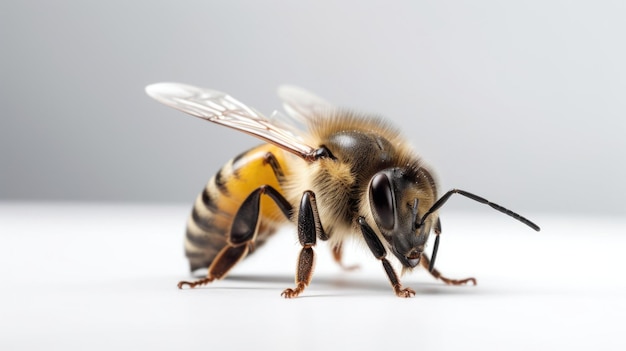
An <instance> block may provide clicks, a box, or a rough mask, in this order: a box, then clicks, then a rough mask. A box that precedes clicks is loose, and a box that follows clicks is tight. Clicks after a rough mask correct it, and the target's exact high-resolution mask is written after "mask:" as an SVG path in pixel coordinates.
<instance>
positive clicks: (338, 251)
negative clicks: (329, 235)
mask: <svg viewBox="0 0 626 351" xmlns="http://www.w3.org/2000/svg"><path fill="white" fill-rule="evenodd" d="M332 250H333V258H334V259H335V262H337V264H338V265H339V266H341V268H343V269H344V270H346V271H353V270H355V269H358V268H359V265H358V264H354V265H351V266H346V265H345V264H344V263H343V261H342V258H343V245H342V244H341V243H339V244H337V245H335V246H333V248H332Z"/></svg>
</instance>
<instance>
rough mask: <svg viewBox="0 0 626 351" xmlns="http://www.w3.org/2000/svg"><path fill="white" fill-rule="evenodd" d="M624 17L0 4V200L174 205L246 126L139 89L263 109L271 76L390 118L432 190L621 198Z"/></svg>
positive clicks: (588, 207)
mask: <svg viewBox="0 0 626 351" xmlns="http://www.w3.org/2000/svg"><path fill="white" fill-rule="evenodd" d="M624 18H626V5H625V3H624V2H622V1H614V2H610V1H593V2H592V1H550V0H549V1H545V0H542V1H523V2H502V1H436V2H424V1H411V2H409V1H401V2H376V1H345V2H331V1H315V2H313V1H311V2H287V1H265V2H260V1H228V2H226V1H224V2H217V1H206V0H204V1H176V2H174V1H172V2H164V1H132V2H127V1H107V2H89V1H51V2H50V1H24V0H21V1H3V2H2V4H0V50H1V53H0V63H1V64H0V111H1V114H2V115H1V119H0V167H1V172H0V200H79V201H116V202H117V201H132V202H188V203H191V201H192V200H193V198H194V197H195V195H196V193H197V192H198V191H199V190H200V189H201V188H202V187H203V186H204V184H205V182H206V181H207V179H208V178H209V177H210V175H212V173H213V172H215V171H216V170H217V169H218V168H219V167H220V165H221V164H223V163H224V162H225V161H227V160H228V159H229V158H230V157H232V156H234V155H236V154H237V153H239V152H240V151H242V150H244V149H246V148H248V147H250V146H253V145H255V144H257V141H256V140H254V139H253V138H250V137H248V136H246V135H242V134H238V133H236V132H234V131H231V130H227V129H225V128H220V127H218V126H215V125H211V124H209V123H206V122H203V121H201V120H198V119H195V118H192V117H189V116H186V115H184V114H182V113H179V112H176V111H174V110H172V109H169V108H167V107H165V106H162V105H160V104H158V103H156V102H155V101H152V100H151V99H149V98H148V97H147V96H146V95H145V93H144V90H143V88H144V86H145V85H147V84H149V83H154V82H158V81H180V82H186V83H190V84H195V85H200V86H206V87H211V88H215V89H219V90H222V91H226V92H228V93H230V94H232V95H233V96H235V97H237V98H238V99H240V100H242V101H244V102H246V103H247V104H249V105H250V106H254V107H256V108H258V109H259V110H261V111H263V112H266V113H270V112H271V111H272V110H273V109H276V108H278V107H279V101H278V99H277V98H276V96H275V88H276V86H277V85H279V84H281V83H291V84H297V85H300V86H303V87H305V88H307V89H310V90H312V91H314V92H317V93H318V94H319V95H321V96H324V97H325V98H327V99H328V100H330V101H333V102H335V103H336V104H338V105H342V106H348V107H354V108H356V109H358V110H360V111H368V112H374V113H380V114H383V115H385V116H387V117H388V118H390V119H392V120H393V121H395V122H396V123H397V124H399V125H401V126H402V127H403V130H404V132H405V134H406V135H407V136H408V137H409V138H410V140H411V141H412V143H413V144H414V146H415V147H416V149H418V150H419V151H420V152H421V153H422V155H423V156H424V158H425V159H426V160H427V161H429V163H430V164H432V165H433V166H434V167H435V168H436V170H437V173H438V175H439V179H440V182H441V184H442V187H443V188H444V189H447V188H450V187H459V188H464V189H466V190H470V191H473V192H476V193H478V194H481V195H483V196H485V197H487V198H490V199H492V200H496V201H498V202H501V203H502V204H504V205H509V206H510V207H512V208H513V209H515V210H519V211H523V212H529V211H530V212H533V211H536V212H561V213H575V214H580V215H582V214H594V213H596V214H598V213H613V214H624V213H626V205H625V204H624V200H623V195H624V194H625V193H626V191H625V190H626V186H625V185H624V184H625V183H624V179H625V178H626V167H625V165H624V156H623V154H624V151H625V150H626V142H625V141H624V137H623V135H624V132H626V119H625V118H624V117H625V116H624V115H625V112H626V102H625V101H626V99H625V98H624V97H625V95H626V94H625V93H626V68H625V62H626V49H625V43H626V41H625V40H624V34H626V24H625V23H626V21H625V20H624ZM455 206H456V207H457V208H464V209H465V208H472V209H476V208H477V207H478V206H477V205H474V204H472V203H470V201H465V200H462V199H457V200H456V201H453V204H451V207H455Z"/></svg>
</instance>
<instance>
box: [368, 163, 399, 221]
mask: <svg viewBox="0 0 626 351" xmlns="http://www.w3.org/2000/svg"><path fill="white" fill-rule="evenodd" d="M370 203H371V205H372V209H373V210H374V211H373V214H374V219H376V222H377V223H378V225H379V226H381V227H382V228H383V229H387V230H392V229H393V227H394V224H395V213H394V201H393V192H392V190H391V182H390V181H389V178H388V177H387V175H385V174H377V175H375V176H374V178H373V179H372V183H371V184H370Z"/></svg>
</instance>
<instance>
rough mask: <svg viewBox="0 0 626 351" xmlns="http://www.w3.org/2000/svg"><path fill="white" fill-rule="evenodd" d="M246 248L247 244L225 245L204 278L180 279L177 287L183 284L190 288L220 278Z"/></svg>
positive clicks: (180, 287)
mask: <svg viewBox="0 0 626 351" xmlns="http://www.w3.org/2000/svg"><path fill="white" fill-rule="evenodd" d="M248 250H249V245H239V246H231V245H228V246H226V247H225V248H223V249H222V251H220V252H219V253H218V254H217V257H216V258H215V260H213V263H212V264H211V266H210V267H209V272H208V273H207V276H206V277H205V278H202V279H198V280H196V281H193V282H187V281H181V282H179V283H178V288H179V289H182V288H183V286H185V285H186V286H188V287H190V288H195V287H196V286H200V285H205V284H208V283H210V282H212V281H214V280H215V279H218V280H219V279H222V278H223V277H224V276H225V275H226V274H227V273H228V271H229V270H230V269H231V268H233V267H234V266H235V264H237V262H239V261H240V260H241V259H242V258H244V257H246V254H248Z"/></svg>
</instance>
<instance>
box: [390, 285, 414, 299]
mask: <svg viewBox="0 0 626 351" xmlns="http://www.w3.org/2000/svg"><path fill="white" fill-rule="evenodd" d="M393 290H394V291H395V292H396V296H398V297H404V298H409V297H413V296H415V290H413V289H411V288H404V289H402V287H401V286H400V285H397V286H394V287H393Z"/></svg>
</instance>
